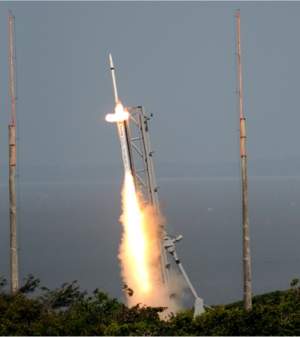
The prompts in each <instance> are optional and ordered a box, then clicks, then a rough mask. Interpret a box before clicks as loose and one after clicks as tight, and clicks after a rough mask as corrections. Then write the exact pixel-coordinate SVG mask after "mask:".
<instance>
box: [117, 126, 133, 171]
mask: <svg viewBox="0 0 300 337" xmlns="http://www.w3.org/2000/svg"><path fill="white" fill-rule="evenodd" d="M125 123H126V122H118V124H117V125H118V133H119V138H120V143H121V151H122V159H123V165H124V170H125V172H128V171H129V172H132V164H131V159H130V158H131V156H130V152H129V144H128V137H127V132H126V131H127V130H126V125H125Z"/></svg>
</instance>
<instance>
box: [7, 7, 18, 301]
mask: <svg viewBox="0 0 300 337" xmlns="http://www.w3.org/2000/svg"><path fill="white" fill-rule="evenodd" d="M14 28H15V17H14V16H13V15H12V13H11V12H10V13H9V16H8V32H9V37H8V41H9V48H8V50H9V54H8V59H9V96H10V108H11V110H10V121H9V125H8V139H9V221H10V288H11V293H12V294H15V293H16V292H17V291H18V288H19V271H18V268H19V267H18V247H17V214H16V213H17V211H16V183H15V178H16V84H15V79H16V73H15V59H16V57H15V46H14V34H15V29H14Z"/></svg>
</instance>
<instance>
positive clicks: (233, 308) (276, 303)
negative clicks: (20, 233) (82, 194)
mask: <svg viewBox="0 0 300 337" xmlns="http://www.w3.org/2000/svg"><path fill="white" fill-rule="evenodd" d="M6 286H7V283H6V281H5V280H4V279H0V335H69V336H70V335H71V336H72V335H161V336H164V335H205V336H209V335H223V336H228V335H231V336H232V335H233V336H234V335H248V336H251V335H300V287H299V282H298V280H297V279H295V280H293V281H292V283H291V288H290V289H288V290H286V291H276V292H272V293H269V294H265V295H260V296H256V297H254V299H253V310H252V311H251V312H245V311H244V309H243V306H242V302H238V303H233V304H229V305H224V306H221V305H220V306H215V307H214V308H212V309H208V310H207V311H206V312H205V313H204V314H203V315H201V316H200V317H198V318H196V319H195V320H193V315H192V311H191V310H185V311H183V312H180V313H178V314H177V315H173V316H170V317H169V319H167V320H161V319H160V318H159V314H160V313H161V312H162V311H163V310H164V309H163V308H150V307H141V306H135V307H133V308H127V307H126V306H125V305H124V304H122V303H120V302H118V301H117V300H116V299H112V298H110V297H109V296H108V295H107V294H105V293H103V292H101V291H99V290H95V291H94V292H93V294H92V295H89V294H87V293H86V292H82V291H81V290H80V289H79V286H78V284H77V282H76V281H75V282H72V283H66V284H63V285H62V286H61V287H60V288H58V289H55V290H49V289H47V288H45V287H42V286H41V285H40V281H39V280H38V279H35V278H34V277H33V276H29V277H28V278H27V279H26V280H25V285H24V286H23V287H22V288H21V289H20V291H19V293H17V294H16V295H14V296H11V295H9V294H8V293H7V291H6Z"/></svg>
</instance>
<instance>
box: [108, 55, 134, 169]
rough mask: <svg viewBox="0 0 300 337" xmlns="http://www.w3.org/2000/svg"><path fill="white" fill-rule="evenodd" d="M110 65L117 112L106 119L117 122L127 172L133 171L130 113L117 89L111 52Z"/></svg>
mask: <svg viewBox="0 0 300 337" xmlns="http://www.w3.org/2000/svg"><path fill="white" fill-rule="evenodd" d="M109 65H110V71H111V76H112V84H113V92H114V98H115V103H116V106H115V113H114V114H108V115H107V116H106V120H107V121H108V122H115V123H117V128H118V134H119V139H120V143H121V152H122V159H123V165H124V170H125V172H126V171H127V172H131V173H133V162H132V159H131V152H130V143H129V141H130V140H129V131H128V126H127V120H128V118H129V113H128V111H127V110H126V109H124V107H123V105H122V103H121V102H120V101H119V97H118V90H117V83H116V72H115V67H114V63H113V59H112V56H111V54H109Z"/></svg>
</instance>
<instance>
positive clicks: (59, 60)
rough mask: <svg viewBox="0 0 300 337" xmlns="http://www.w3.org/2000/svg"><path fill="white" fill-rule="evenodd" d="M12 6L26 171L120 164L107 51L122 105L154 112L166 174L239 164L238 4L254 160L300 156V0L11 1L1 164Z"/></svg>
mask: <svg viewBox="0 0 300 337" xmlns="http://www.w3.org/2000/svg"><path fill="white" fill-rule="evenodd" d="M9 8H10V9H12V11H13V13H14V14H15V16H16V39H17V76H18V110H17V114H18V122H19V124H18V130H19V137H20V140H21V141H22V142H20V144H19V149H18V150H19V162H20V167H21V170H22V167H25V166H28V165H37V166H40V165H42V166H43V165H60V166H66V165H70V166H71V167H74V166H78V165H84V166H89V167H93V166H95V165H97V166H98V165H113V166H118V167H119V166H120V164H121V162H120V161H121V159H120V151H119V144H118V139H117V137H116V130H115V129H114V127H113V126H112V125H108V124H107V123H105V121H104V116H105V114H106V113H107V112H110V111H111V110H112V109H113V96H112V85H111V78H110V73H109V68H108V53H109V52H112V54H113V57H114V61H115V65H116V68H117V80H118V86H119V92H120V96H121V98H122V100H123V102H124V104H125V105H140V104H141V105H144V106H145V108H146V109H147V111H149V112H151V113H154V115H155V119H154V120H153V122H152V133H151V136H152V143H153V147H154V149H155V150H156V165H157V166H158V167H159V165H161V163H165V162H170V163H174V165H175V166H176V165H178V166H180V165H183V164H198V163H201V164H207V163H208V164H209V163H216V162H217V163H219V162H220V163H221V162H225V161H226V162H232V161H237V160H238V133H237V129H238V120H237V116H238V115H237V106H236V95H235V88H236V80H235V79H236V70H235V69H236V67H235V22H234V10H235V9H236V8H240V9H241V30H242V57H243V73H244V96H245V114H246V117H247V123H248V125H247V126H248V136H249V142H248V145H249V146H248V148H249V158H250V160H255V159H260V158H264V160H269V159H281V158H289V157H297V156H298V152H299V147H298V134H299V132H298V128H299V123H300V117H299V113H298V108H297V107H298V96H299V94H298V91H299V90H298V81H299V78H300V71H299V69H300V67H299V59H300V55H299V54H300V48H299V43H298V42H297V41H298V32H299V30H300V21H299V15H300V3H297V2H293V3H288V2H285V3H279V2H276V3H275V2H265V3H255V2H251V3H250V2H249V3H247V2H241V3H239V2H220V3H218V2H213V3H205V2H190V3H186V2H185V3H181V2H174V3H172V2H160V3H154V2H152V3H151V2H128V3H126V2H111V3H107V2H85V3H81V2H64V3H61V2H48V3H47V2H45V3H41V2H13V3H9V2H6V3H4V2H2V3H0V41H1V48H0V67H1V68H0V72H1V85H0V104H1V105H0V107H1V114H0V128H1V129H0V153H2V156H1V158H2V159H1V164H2V165H4V168H6V166H7V122H8V114H9V112H8V111H9V110H8V108H9V107H8V94H7V78H8V76H7V14H8V9H9ZM298 157H299V156H298ZM21 173H22V172H21ZM99 179H101V172H99ZM24 180H26V174H25V177H24ZM4 181H6V178H5V176H4V175H3V174H2V175H1V182H4Z"/></svg>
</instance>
